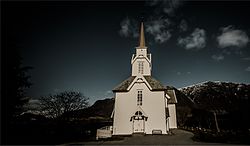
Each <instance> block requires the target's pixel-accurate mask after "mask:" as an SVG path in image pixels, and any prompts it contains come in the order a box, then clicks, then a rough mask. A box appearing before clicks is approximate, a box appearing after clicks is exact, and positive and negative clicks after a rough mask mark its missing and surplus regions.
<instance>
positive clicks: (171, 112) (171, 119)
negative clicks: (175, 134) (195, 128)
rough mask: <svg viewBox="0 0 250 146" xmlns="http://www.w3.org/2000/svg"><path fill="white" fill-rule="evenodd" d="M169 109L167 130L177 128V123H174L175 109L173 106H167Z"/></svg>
mask: <svg viewBox="0 0 250 146" xmlns="http://www.w3.org/2000/svg"><path fill="white" fill-rule="evenodd" d="M168 109H169V115H170V117H169V128H177V121H176V108H175V104H168Z"/></svg>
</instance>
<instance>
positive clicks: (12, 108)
mask: <svg viewBox="0 0 250 146" xmlns="http://www.w3.org/2000/svg"><path fill="white" fill-rule="evenodd" d="M6 51H7V52H6V53H7V55H6V58H5V60H4V61H5V63H6V64H5V65H6V66H5V67H6V68H5V69H6V71H5V72H4V79H6V80H5V88H6V89H5V91H4V93H5V94H4V98H3V100H4V105H3V107H4V111H5V114H6V115H5V116H6V119H7V120H8V121H9V120H12V119H13V118H14V117H15V116H17V115H19V114H20V113H21V112H23V105H24V104H25V103H27V102H28V101H29V98H27V97H25V94H26V90H27V89H28V88H30V86H31V82H30V80H29V79H30V76H29V75H28V74H27V72H28V71H29V70H30V69H32V67H27V66H23V65H22V58H21V56H20V53H19V50H18V48H17V46H15V44H14V43H13V42H10V43H9V44H8V45H7V50H6ZM9 122H10V121H9Z"/></svg>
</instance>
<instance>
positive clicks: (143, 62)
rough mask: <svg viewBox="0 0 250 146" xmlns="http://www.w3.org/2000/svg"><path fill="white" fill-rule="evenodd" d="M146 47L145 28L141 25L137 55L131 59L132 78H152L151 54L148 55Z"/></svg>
mask: <svg viewBox="0 0 250 146" xmlns="http://www.w3.org/2000/svg"><path fill="white" fill-rule="evenodd" d="M147 51H148V50H147V47H146V46H145V36H144V26H143V22H142V23H141V30H140V38H139V46H138V47H136V54H133V56H132V59H131V65H132V76H151V69H152V63H151V54H148V53H147Z"/></svg>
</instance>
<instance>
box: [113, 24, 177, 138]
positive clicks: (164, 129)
mask: <svg viewBox="0 0 250 146" xmlns="http://www.w3.org/2000/svg"><path fill="white" fill-rule="evenodd" d="M147 51H148V50H147V47H146V46H145V37H144V26H143V23H141V30H140V40H139V46H138V47H136V54H133V56H132V59H131V65H132V74H131V76H130V77H129V78H128V79H126V80H124V81H123V82H122V83H121V84H119V85H118V86H117V87H115V88H114V89H113V92H114V96H115V97H114V98H115V105H114V111H113V113H112V117H113V120H114V121H113V133H112V134H113V135H132V134H135V133H141V134H168V132H169V130H170V129H171V128H177V121H176V108H175V104H176V103H177V100H176V96H175V92H174V90H168V89H167V88H166V87H165V86H163V85H162V84H161V83H160V82H159V81H157V80H156V79H154V78H153V77H152V76H151V70H152V63H151V61H152V57H151V54H148V52H147Z"/></svg>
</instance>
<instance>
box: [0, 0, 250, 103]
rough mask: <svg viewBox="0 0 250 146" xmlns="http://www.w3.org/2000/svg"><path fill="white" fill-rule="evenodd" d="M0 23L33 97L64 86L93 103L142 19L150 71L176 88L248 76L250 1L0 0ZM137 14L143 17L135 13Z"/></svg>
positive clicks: (119, 68) (132, 43)
mask: <svg viewBox="0 0 250 146" xmlns="http://www.w3.org/2000/svg"><path fill="white" fill-rule="evenodd" d="M2 8H3V9H2V16H3V19H2V23H3V24H4V25H3V27H2V29H3V30H5V32H6V33H5V34H4V35H3V37H5V38H6V39H5V40H6V41H12V40H14V41H15V43H16V45H17V46H18V47H19V49H20V52H21V55H22V57H23V63H24V65H28V66H33V67H34V69H33V70H31V71H30V74H31V77H32V78H31V81H32V82H33V86H32V87H31V88H30V89H29V90H28V96H29V97H32V98H33V99H36V98H38V97H40V96H43V95H48V94H50V93H51V94H53V93H56V92H60V91H64V90H75V91H80V92H82V93H84V94H85V95H86V96H88V97H89V98H90V102H91V103H93V102H94V101H95V100H97V99H103V98H106V97H112V96H113V94H112V92H111V91H112V89H113V88H114V87H115V86H116V85H118V84H119V83H120V82H122V81H123V80H124V79H126V78H127V77H129V76H130V75H131V64H130V60H131V56H132V53H134V52H135V47H136V46H137V45H138V28H139V25H140V21H141V20H142V19H143V21H144V25H145V32H146V33H145V35H146V45H147V46H148V47H149V50H150V52H151V53H152V57H153V61H152V63H153V72H152V75H153V77H155V78H156V79H158V80H159V81H161V82H162V83H163V84H164V85H170V86H175V87H177V88H180V87H184V86H188V85H192V84H195V83H199V82H204V81H208V80H209V81H227V82H237V83H250V43H249V41H250V38H249V36H250V19H249V14H250V2H242V1H241V2H237V1H230V2H229V1H222V2H216V1H209V2H202V1H179V0H175V1H172V0H169V1H147V2H145V1H137V2H133V1H126V2H118V1H111V2H100V1H99V2H98V1H94V2H88V1H77V2H67V1H55V2H49V1H43V2H3V3H2ZM141 17H143V18H141Z"/></svg>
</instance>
